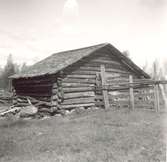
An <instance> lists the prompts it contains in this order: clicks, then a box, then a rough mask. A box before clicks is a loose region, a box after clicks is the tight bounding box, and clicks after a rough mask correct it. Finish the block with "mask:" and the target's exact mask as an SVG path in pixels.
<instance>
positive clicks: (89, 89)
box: [63, 87, 95, 93]
mask: <svg viewBox="0 0 167 162" xmlns="http://www.w3.org/2000/svg"><path fill="white" fill-rule="evenodd" d="M94 89H95V88H94V87H76V88H63V91H64V93H71V92H88V91H94Z"/></svg>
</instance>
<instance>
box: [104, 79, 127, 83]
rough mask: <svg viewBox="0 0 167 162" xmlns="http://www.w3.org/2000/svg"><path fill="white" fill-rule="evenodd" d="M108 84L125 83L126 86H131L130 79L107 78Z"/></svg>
mask: <svg viewBox="0 0 167 162" xmlns="http://www.w3.org/2000/svg"><path fill="white" fill-rule="evenodd" d="M106 81H107V83H111V84H114V83H115V84H119V83H124V84H129V79H127V78H116V79H114V78H111V79H110V78H106Z"/></svg>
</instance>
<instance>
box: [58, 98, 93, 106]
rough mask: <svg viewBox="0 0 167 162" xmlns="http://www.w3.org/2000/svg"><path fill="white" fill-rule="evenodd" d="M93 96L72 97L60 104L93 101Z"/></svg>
mask: <svg viewBox="0 0 167 162" xmlns="http://www.w3.org/2000/svg"><path fill="white" fill-rule="evenodd" d="M94 102H95V97H85V98H74V99H68V100H64V101H63V103H61V105H71V104H85V103H94Z"/></svg>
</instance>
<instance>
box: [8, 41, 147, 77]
mask: <svg viewBox="0 0 167 162" xmlns="http://www.w3.org/2000/svg"><path fill="white" fill-rule="evenodd" d="M105 47H107V48H110V49H112V50H114V51H115V54H116V55H117V57H118V58H119V59H123V60H124V62H125V63H126V64H127V65H128V66H130V67H131V68H133V69H134V70H136V72H139V73H140V74H141V75H143V76H145V77H146V78H149V75H148V74H146V73H145V72H144V71H143V70H141V69H140V68H139V67H138V66H137V65H135V64H134V63H133V62H132V61H131V60H130V59H129V58H127V57H126V56H124V55H123V54H122V53H121V52H120V51H118V50H117V49H116V48H115V47H113V46H112V45H111V44H109V43H103V44H98V45H95V46H90V47H85V48H80V49H75V50H69V51H64V52H59V53H55V54H53V55H51V56H49V57H47V58H46V59H44V60H42V61H40V62H37V63H36V64H34V65H32V66H30V67H29V68H28V69H27V70H26V71H25V72H24V73H22V74H15V75H13V76H11V77H10V78H13V79H17V78H29V77H36V76H43V75H50V74H55V73H57V72H59V71H60V70H62V69H64V68H66V67H68V66H69V65H72V64H73V63H75V62H77V61H79V60H81V59H82V58H84V57H86V56H89V55H91V54H92V53H94V52H95V51H97V50H99V49H101V48H105Z"/></svg>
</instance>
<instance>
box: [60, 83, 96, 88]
mask: <svg viewBox="0 0 167 162" xmlns="http://www.w3.org/2000/svg"><path fill="white" fill-rule="evenodd" d="M62 87H63V88H67V87H71V88H76V87H94V84H85V83H64V82H63V83H62Z"/></svg>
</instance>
